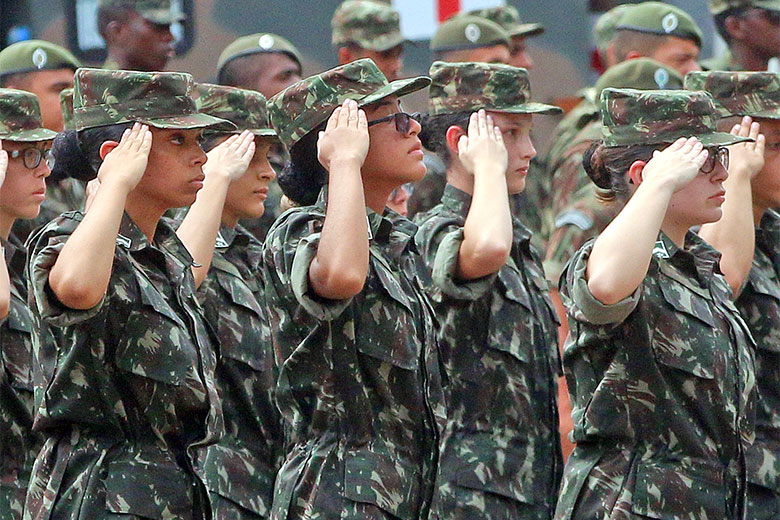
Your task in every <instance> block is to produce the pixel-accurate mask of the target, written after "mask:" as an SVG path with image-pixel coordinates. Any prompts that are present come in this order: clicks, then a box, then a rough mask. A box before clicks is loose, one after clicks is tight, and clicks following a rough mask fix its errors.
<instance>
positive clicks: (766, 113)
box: [745, 107, 780, 119]
mask: <svg viewBox="0 0 780 520" xmlns="http://www.w3.org/2000/svg"><path fill="white" fill-rule="evenodd" d="M745 115H749V116H750V117H752V118H754V119H755V118H759V119H780V107H778V108H773V109H770V110H762V111H761V112H755V113H752V114H745Z"/></svg>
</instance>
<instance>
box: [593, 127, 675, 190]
mask: <svg viewBox="0 0 780 520" xmlns="http://www.w3.org/2000/svg"><path fill="white" fill-rule="evenodd" d="M665 146H666V145H649V144H636V145H629V146H617V147H607V146H604V143H603V142H601V141H596V142H594V143H593V144H591V145H590V147H589V148H588V149H587V150H586V151H585V154H584V155H583V156H582V166H583V167H584V168H585V173H587V174H588V177H590V180H591V181H593V184H595V185H596V186H597V187H598V188H599V190H600V191H599V193H598V194H597V195H598V198H599V199H601V200H603V201H605V202H612V201H614V200H615V199H617V198H621V199H626V198H628V196H629V194H630V192H629V189H628V182H627V181H626V172H627V171H628V169H629V168H630V167H631V165H632V164H633V163H634V162H636V161H645V162H647V161H649V160H650V159H651V158H652V157H653V152H654V151H655V150H658V149H659V148H663V147H665Z"/></svg>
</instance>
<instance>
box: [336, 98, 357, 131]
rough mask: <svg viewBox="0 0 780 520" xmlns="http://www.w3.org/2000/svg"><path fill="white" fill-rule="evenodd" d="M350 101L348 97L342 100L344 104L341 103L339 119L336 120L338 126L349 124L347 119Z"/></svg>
mask: <svg viewBox="0 0 780 520" xmlns="http://www.w3.org/2000/svg"><path fill="white" fill-rule="evenodd" d="M352 103H354V101H352V100H351V99H348V100H346V101H344V104H343V105H341V112H339V120H338V126H342V127H345V126H347V125H349V119H350V112H351V109H352Z"/></svg>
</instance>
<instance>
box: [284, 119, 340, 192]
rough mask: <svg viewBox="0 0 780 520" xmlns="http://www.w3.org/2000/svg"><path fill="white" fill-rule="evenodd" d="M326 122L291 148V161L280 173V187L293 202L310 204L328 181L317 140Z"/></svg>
mask: <svg viewBox="0 0 780 520" xmlns="http://www.w3.org/2000/svg"><path fill="white" fill-rule="evenodd" d="M324 128H325V123H323V124H322V125H320V126H318V127H317V128H315V129H314V130H312V131H311V132H309V133H307V134H306V135H304V136H303V137H302V138H301V139H300V140H299V141H298V142H297V143H295V144H294V145H293V146H292V148H290V162H289V163H287V165H286V166H285V167H284V170H282V172H281V173H280V174H279V177H278V181H279V187H280V188H282V191H283V192H284V194H285V195H286V196H287V198H288V199H290V200H291V201H292V202H293V203H295V204H296V205H298V206H310V205H312V204H314V203H315V202H317V196H318V195H319V193H320V190H321V189H322V187H323V186H325V185H326V184H327V183H328V171H327V170H326V169H325V167H324V166H322V164H320V161H319V159H318V158H317V141H318V140H319V134H320V131H322V130H324Z"/></svg>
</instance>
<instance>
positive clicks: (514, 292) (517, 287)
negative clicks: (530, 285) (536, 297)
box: [498, 266, 533, 311]
mask: <svg viewBox="0 0 780 520" xmlns="http://www.w3.org/2000/svg"><path fill="white" fill-rule="evenodd" d="M498 279H499V281H500V282H501V285H502V286H503V287H504V294H505V295H506V297H507V298H508V299H510V300H512V301H514V302H517V303H519V304H520V305H522V306H523V307H525V308H526V309H528V310H529V311H532V310H533V308H532V306H531V296H530V295H529V294H528V289H527V288H526V287H525V285H524V284H523V279H522V278H521V277H520V275H519V274H518V273H517V271H515V270H513V269H511V268H509V267H508V266H505V267H503V268H501V269H499V271H498Z"/></svg>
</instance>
